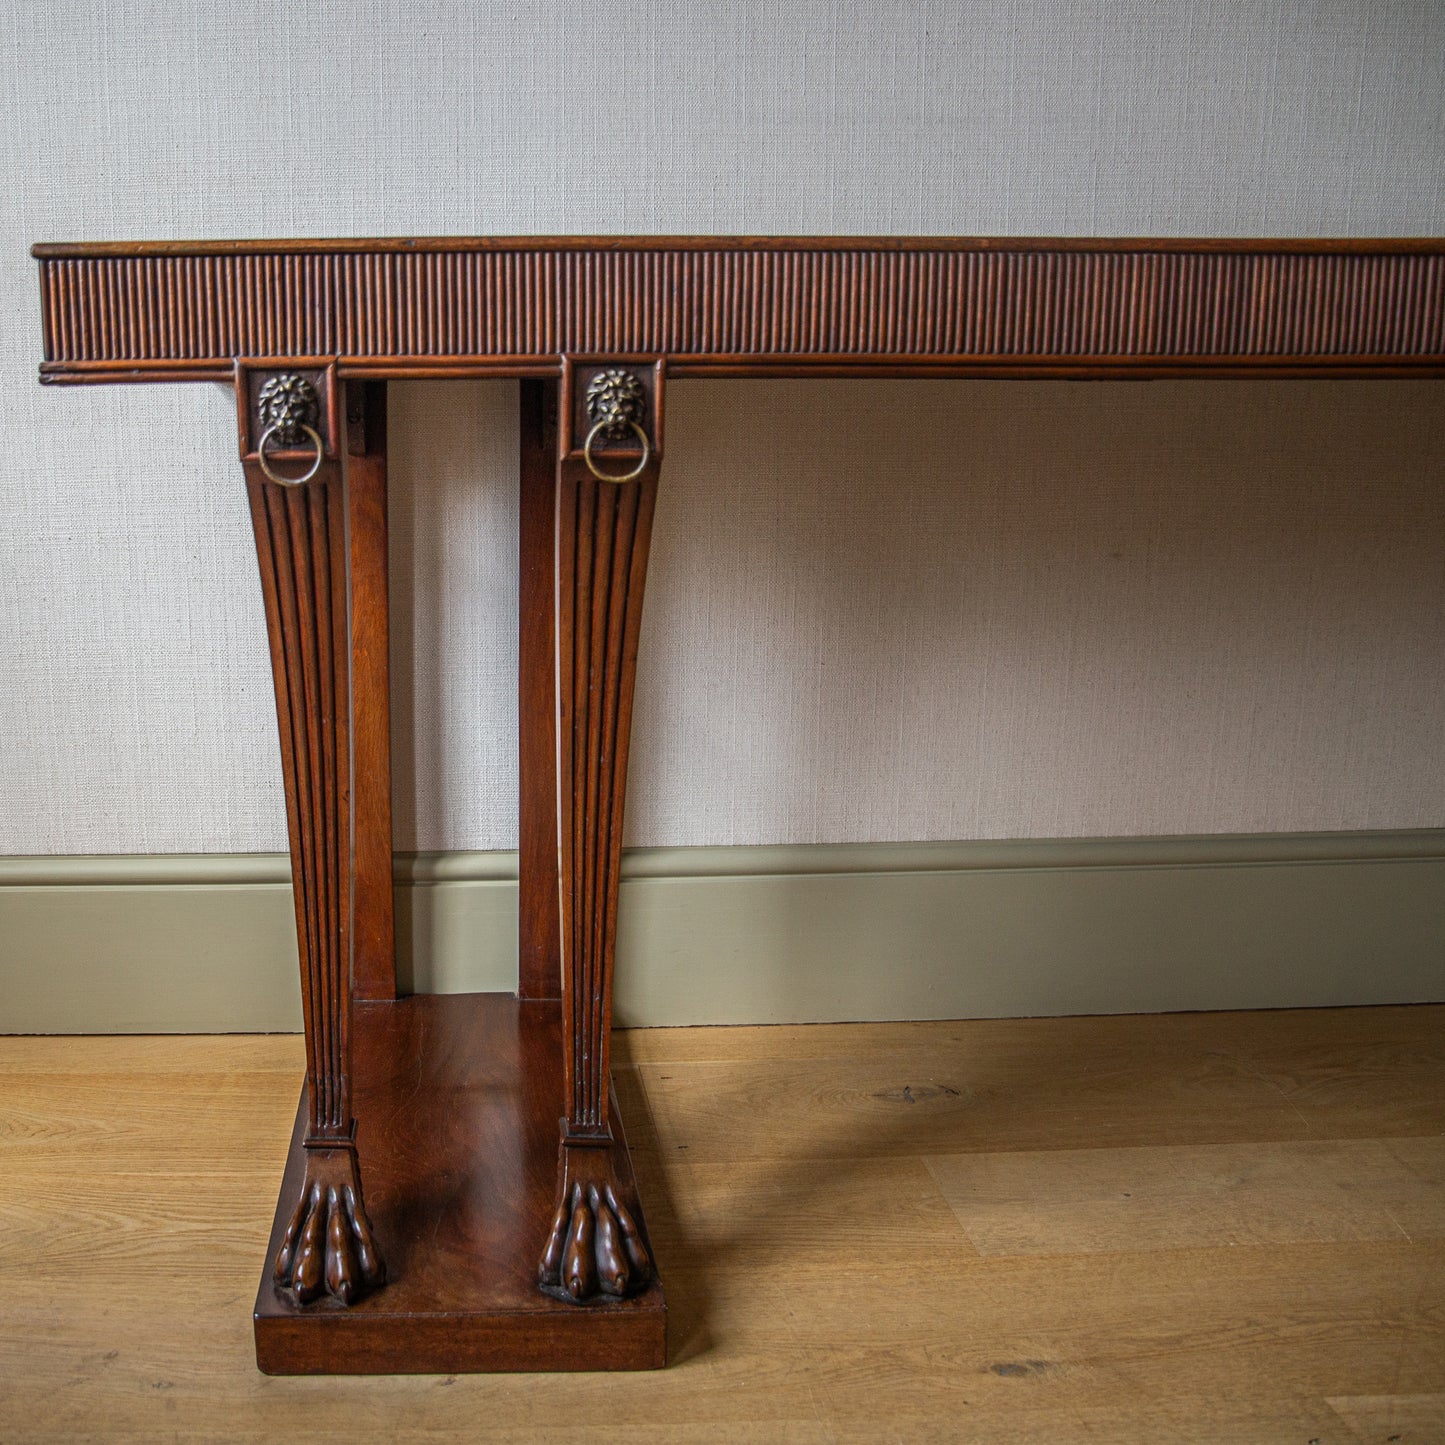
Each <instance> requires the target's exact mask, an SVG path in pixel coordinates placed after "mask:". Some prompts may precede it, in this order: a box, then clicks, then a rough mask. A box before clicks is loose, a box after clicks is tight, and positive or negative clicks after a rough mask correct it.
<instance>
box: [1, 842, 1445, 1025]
mask: <svg viewBox="0 0 1445 1445" xmlns="http://www.w3.org/2000/svg"><path fill="white" fill-rule="evenodd" d="M516 866H517V864H516V855H515V854H512V853H454V854H423V855H403V856H399V857H398V858H397V862H396V889H397V892H396V899H397V933H398V940H399V942H398V948H399V952H400V955H401V956H400V960H399V968H400V973H401V977H402V980H403V982H404V984H405V985H406V986H407V987H408V988H410V989H412V990H415V991H416V992H421V993H469V992H477V991H488V990H507V989H511V988H513V987H514V986H515V983H516V950H517V888H516ZM288 879H289V871H288V866H287V862H286V859H285V857H284V856H281V855H244V856H232V855H217V856H198V857H177V856H167V857H109V858H73V857H54V858H7V859H0V1032H3V1033H70V1032H75V1033H92V1032H115V1033H141V1032H249V1031H286V1030H293V1029H297V1028H299V1027H300V1016H301V1014H300V991H299V986H298V981H297V969H296V946H295V937H294V932H293V929H294V924H293V921H292V912H291V897H290V886H289V882H288ZM1442 999H1445V830H1428V831H1412V832H1393V833H1328V834H1271V835H1250V836H1239V837H1229V836H1208V837H1198V838H1137V839H1068V840H1061V841H1052V842H1041V841H1033V840H1025V841H1016V842H996V843H973V842H967V843H899V844H839V845H819V846H796V847H795V846H782V847H735V848H661V849H641V850H636V851H634V852H632V853H629V854H628V855H627V857H626V859H625V863H624V870H623V883H622V900H621V905H620V923H619V937H618V965H617V992H616V1016H617V1022H618V1023H619V1024H620V1025H623V1026H658V1025H669V1024H721V1023H728V1024H743V1023H801V1022H828V1021H837V1020H845V1019H922V1018H984V1017H1001V1016H1002V1017H1007V1016H1022V1015H1042V1014H1079V1013H1135V1012H1161V1011H1171V1010H1181V1009H1234V1008H1287V1007H1311V1006H1320V1005H1341V1004H1375V1003H1416V1002H1427V1001H1440V1000H1442Z"/></svg>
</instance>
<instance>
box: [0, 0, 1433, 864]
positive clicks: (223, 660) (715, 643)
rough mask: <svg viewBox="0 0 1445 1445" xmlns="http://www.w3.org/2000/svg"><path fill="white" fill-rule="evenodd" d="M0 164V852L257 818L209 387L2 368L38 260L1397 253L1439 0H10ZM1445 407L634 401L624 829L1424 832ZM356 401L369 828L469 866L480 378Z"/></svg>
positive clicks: (2, 9) (494, 442)
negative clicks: (641, 418) (1263, 249)
mask: <svg viewBox="0 0 1445 1445" xmlns="http://www.w3.org/2000/svg"><path fill="white" fill-rule="evenodd" d="M0 175H3V177H4V184H5V191H4V200H3V202H0V619H3V625H0V680H3V686H0V738H3V739H4V740H5V741H4V748H3V755H0V852H8V853H31V852H144V851H191V850H197V851H200V850H206V851H230V850H249V849H271V848H280V847H281V846H283V843H284V827H283V823H282V816H281V800H280V789H279V780H278V778H277V773H278V767H277V762H276V745H275V741H274V737H273V732H274V715H273V711H272V704H271V699H270V683H269V678H268V676H267V672H266V667H265V648H264V641H263V636H262V628H261V619H260V605H259V598H258V595H257V585H256V580H255V575H254V567H255V564H254V560H253V558H252V555H251V551H250V540H249V524H248V522H247V519H246V515H245V508H244V502H243V497H242V492H241V487H240V478H239V469H238V467H237V465H236V462H235V459H234V450H233V442H232V440H231V437H230V430H231V410H230V405H229V397H228V396H227V395H226V394H225V393H224V392H223V391H222V390H220V389H218V388H210V387H191V388H155V389H136V390H134V391H127V390H124V389H119V388H114V389H94V390H88V391H79V392H74V391H72V392H66V391H57V390H51V391H42V390H41V389H40V388H39V387H37V386H36V385H35V383H34V365H35V362H36V360H37V358H38V353H39V328H38V323H37V306H36V299H35V290H36V288H35V277H34V273H33V267H32V266H31V264H30V263H29V262H28V261H27V260H26V258H25V254H24V253H25V248H26V247H27V246H28V245H29V244H30V243H31V242H32V241H34V240H39V239H49V240H62V239H84V238H93V239H114V238H125V237H136V238H165V237H209V236H244V235H286V234H291V235H325V234H425V233H449V232H450V233H456V232H463V233H467V232H470V233H488V232H492V233H508V232H511V233H518V232H538V231H577V232H582V231H603V232H609V231H639V232H651V231H672V232H686V231H697V232H737V231H751V232H793V231H797V232H863V233H867V232H890V231H894V232H925V233H926V232H934V233H965V234H967V233H1004V234H1006V233H1015V234H1049V233H1054V234H1071V233H1072V234H1096V233H1097V234H1114V235H1120V234H1160V235H1183V234H1245V235H1268V234H1275V235H1278V234H1340V235H1369V234H1386V235H1387V234H1402V235H1405V234H1432V233H1433V234H1439V233H1441V232H1445V8H1442V7H1440V6H1439V5H1437V4H1435V3H1433V0H1425V3H1419V4H1406V3H1350V4H1344V3H1302V0H1295V3H1288V4H1286V3H1278V0H1255V3H1252V4H1250V3H1238V0H1230V3H1221V0H1214V3H1203V4H1200V3H1191V4H1188V5H1184V4H1179V5H1169V4H1159V3H1134V4H1130V3H1124V4H1120V3H1103V0H1098V3H1093V4H1087V3H1077V0H1073V3H1070V0H1053V3H1045V4H1024V3H1008V4H1000V5H995V6H989V7H972V6H959V5H957V4H955V3H935V4H901V3H895V4H888V3H873V4H869V5H860V6H851V5H849V6H844V5H821V4H808V3H803V4H797V3H791V4H768V5H764V4H752V5H749V4H720V3H711V4H710V3H704V0H693V3H690V4H661V3H655V4H650V5H649V4H619V3H599V4H589V5H582V4H580V3H579V4H570V5H543V4H540V3H535V0H518V3H515V4H509V5H506V6H493V5H473V4H460V3H456V4H427V3H424V0H417V3H411V4H408V5H405V6H402V5H399V4H382V3H377V0H370V3H360V0H358V3H354V4H348V5H295V4H294V3H287V4H272V3H261V4H255V5H251V6H247V7H235V6H220V5H217V4H211V3H193V4H176V3H148V4H125V3H116V0H111V3H99V0H87V3H75V0H69V3H59V4H50V5H46V6H33V5H28V4H21V3H20V0H0ZM1442 395H1445V392H1442V389H1441V387H1439V386H1437V385H1433V384H1410V385H1397V386H1381V385H1369V386H1366V385H1359V384H1332V385H1313V384H1311V385H1307V386H1306V385H1286V384H1280V385H1265V386H1259V387H1254V388H1242V387H1239V386H1234V385H1213V386H1208V385H1203V384H1190V385H1185V384H1167V385H1166V384H1156V385H1152V386H1138V387H1127V386H1101V387H1091V388H1086V387H1074V386H1065V385H1057V386H1055V385H1011V384H994V385H972V384H970V385H965V384H939V383H909V384H903V383H894V384H888V385H871V384H853V385H851V386H848V387H844V386H842V385H835V384H825V383H817V384H809V385H801V384H795V385H789V386H771V385H770V386H759V385H756V384H754V385H751V386H749V385H747V384H744V383H730V384H721V383H717V384H703V383H685V384H679V385H677V386H676V387H675V389H674V390H673V391H672V392H671V393H670V398H669V408H670V410H669V437H668V442H669V458H668V465H667V472H666V475H665V483H664V488H665V489H664V494H663V500H662V503H661V505H660V511H659V518H658V535H657V544H656V557H657V562H656V570H655V573H654V577H653V582H652V590H651V594H650V599H649V610H648V616H647V620H646V624H645V637H644V649H645V651H644V662H643V673H642V681H641V684H640V695H639V707H640V715H639V721H638V745H639V754H638V756H639V764H638V767H637V769H636V772H635V775H634V786H633V791H632V827H631V835H632V838H633V841H635V842H639V843H656V844H663V843H705V842H761V841H779V840H798V841H801V840H809V839H819V840H841V839H869V838H878V839H884V838H913V837H916V838H946V837H960V838H967V837H991V836H993V837H996V836H1006V835H1020V834H1030V835H1065V834H1088V833H1147V832H1155V831H1189V832H1194V831H1212V830H1224V831H1234V830H1255V829H1260V830H1272V829H1295V828H1336V827H1344V828H1347V827H1405V826H1414V825H1431V824H1433V825H1438V824H1440V823H1442V822H1445V778H1442V773H1441V757H1442V752H1445V749H1442V746H1441V744H1442V726H1441V721H1440V717H1441V714H1440V697H1441V695H1442V689H1441V683H1442V680H1445V679H1442V677H1441V658H1442V655H1445V647H1442V642H1445V637H1442V631H1445V625H1442V617H1445V609H1442V602H1445V526H1442V522H1445V517H1442V510H1445V502H1442V496H1445V486H1442V480H1445V478H1442V462H1441V460H1440V459H1441V457H1442V455H1445V452H1442V446H1441V443H1442V436H1441V430H1442V421H1441V416H1442V408H1441V405H1440V402H1441V398H1442ZM394 408H395V416H394V420H395V436H396V443H397V451H398V454H399V462H398V467H397V477H396V482H395V487H396V502H395V507H396V512H395V563H396V567H397V576H398V596H397V599H396V604H397V639H398V647H397V670H398V684H399V695H398V725H397V743H398V752H399V764H400V766H399V780H398V790H399V797H398V805H399V806H398V818H399V829H398V834H399V836H398V843H399V845H400V846H402V847H411V846H421V847H479V848H486V847H505V846H509V845H510V844H511V843H512V841H513V839H514V831H515V825H514V822H513V819H512V812H513V809H514V806H515V790H516V784H515V778H514V776H513V774H512V771H511V762H510V758H511V750H512V745H513V742H514V737H515V723H514V719H513V709H514V694H513V682H512V675H513V671H514V667H515V643H514V637H513V633H514V627H513V620H512V618H511V615H510V614H511V610H512V608H513V607H514V606H515V579H514V577H513V575H512V569H513V565H514V564H513V551H514V546H515V525H516V523H515V515H516V501H515V495H514V492H515V483H514V480H513V478H514V472H515V441H514V439H513V433H514V429H515V399H514V395H513V393H512V390H511V389H510V388H507V387H503V386H499V385H477V386H464V385H456V386H445V385H442V384H433V385H432V386H430V387H422V386H416V387H399V388H397V389H396V397H395V403H394ZM403 459H404V460H403Z"/></svg>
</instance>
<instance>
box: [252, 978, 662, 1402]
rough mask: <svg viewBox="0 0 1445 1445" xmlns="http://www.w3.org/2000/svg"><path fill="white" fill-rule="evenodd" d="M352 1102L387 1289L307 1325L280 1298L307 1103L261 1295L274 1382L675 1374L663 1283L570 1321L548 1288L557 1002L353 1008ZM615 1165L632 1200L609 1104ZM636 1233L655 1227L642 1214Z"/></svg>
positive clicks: (495, 999) (474, 999) (503, 998)
mask: <svg viewBox="0 0 1445 1445" xmlns="http://www.w3.org/2000/svg"><path fill="white" fill-rule="evenodd" d="M353 1018H354V1024H353V1057H354V1080H353V1094H354V1100H355V1103H354V1107H355V1113H356V1118H357V1121H358V1126H357V1149H358V1153H359V1157H360V1162H361V1178H362V1187H363V1190H364V1193H365V1200H366V1209H367V1213H368V1214H369V1216H370V1218H371V1223H372V1228H373V1230H374V1233H375V1237H376V1241H377V1245H378V1247H379V1249H380V1251H381V1255H382V1257H383V1259H384V1260H385V1262H386V1269H387V1283H386V1285H385V1286H384V1287H383V1288H382V1289H380V1290H378V1291H377V1292H376V1293H375V1294H373V1295H370V1296H368V1297H367V1298H365V1299H363V1300H361V1301H359V1302H358V1303H356V1304H354V1305H352V1306H351V1307H350V1308H349V1309H348V1308H344V1307H342V1306H341V1305H339V1304H337V1303H336V1302H335V1301H334V1300H331V1299H329V1298H326V1299H322V1300H319V1301H317V1302H316V1303H314V1304H311V1305H307V1306H305V1307H304V1308H303V1307H299V1306H297V1305H296V1304H294V1303H293V1302H292V1301H291V1300H289V1299H288V1298H286V1297H285V1296H283V1295H281V1294H280V1293H279V1292H278V1291H277V1290H276V1289H275V1287H274V1286H273V1284H272V1282H271V1261H272V1260H273V1259H274V1258H275V1256H276V1251H277V1249H278V1248H279V1247H280V1243H281V1237H282V1235H283V1233H284V1232H285V1228H286V1224H287V1221H288V1220H289V1219H290V1216H291V1212H292V1210H293V1209H294V1208H295V1206H296V1202H297V1200H298V1199H299V1198H300V1193H301V1183H302V1176H303V1160H302V1148H301V1137H302V1130H303V1125H304V1119H305V1103H306V1101H305V1096H304V1093H303V1097H302V1109H301V1112H300V1114H299V1115H298V1118H297V1124H296V1130H295V1133H294V1134H293V1135H292V1139H291V1152H290V1154H289V1156H288V1157H287V1161H286V1173H285V1177H284V1179H283V1182H282V1185H281V1197H280V1201H279V1203H278V1205H277V1209H276V1220H275V1223H274V1225H273V1226H272V1230H271V1243H270V1248H269V1251H268V1253H267V1258H266V1265H265V1268H264V1270H263V1272H262V1276H261V1288H260V1291H259V1293H258V1294H257V1296H256V1363H257V1364H258V1365H259V1366H260V1367H261V1369H262V1370H264V1371H265V1372H266V1373H267V1374H268V1375H317V1374H343V1375H388V1374H423V1373H444V1374H453V1373H466V1372H472V1371H487V1370H640V1369H655V1368H658V1367H660V1366H661V1365H662V1364H663V1363H664V1362H665V1348H666V1346H665V1330H666V1319H667V1313H666V1307H665V1305H664V1303H663V1296H662V1287H661V1285H659V1284H658V1283H657V1282H656V1281H654V1282H653V1283H652V1284H651V1285H650V1286H649V1288H648V1289H647V1290H646V1291H645V1292H644V1293H642V1294H639V1295H637V1296H635V1297H633V1298H631V1299H626V1300H604V1301H600V1302H597V1303H593V1304H588V1305H573V1304H567V1303H563V1302H562V1301H560V1300H556V1299H552V1298H549V1297H548V1296H547V1295H544V1294H542V1293H541V1291H540V1290H539V1289H538V1288H537V1260H538V1257H539V1255H540V1254H541V1251H542V1246H543V1244H544V1243H545V1242H546V1238H547V1232H548V1230H549V1229H550V1227H551V1222H552V1215H553V1212H554V1210H555V1208H556V1190H557V1138H558V1115H559V1113H560V1112H561V1109H560V1102H559V1101H560V1095H561V1078H562V1036H561V1014H560V1008H559V1005H558V1004H556V1003H531V1002H528V1003H522V1002H519V1001H518V1000H517V999H515V998H513V997H512V996H511V995H509V994H454V995H431V996H417V997H414V998H406V999H399V1000H397V1001H396V1002H395V1003H367V1004H357V1005H356V1006H355V1008H354V1012H353ZM612 1111H613V1113H612V1119H613V1132H614V1134H615V1135H616V1138H617V1142H616V1144H615V1145H614V1153H613V1165H614V1168H615V1170H616V1177H617V1179H618V1181H619V1182H620V1183H621V1184H622V1185H623V1187H624V1188H625V1189H627V1190H629V1191H633V1190H634V1185H633V1175H632V1163H631V1160H630V1159H629V1157H628V1153H627V1143H626V1140H625V1138H624V1136H623V1134H622V1126H621V1119H620V1117H619V1116H618V1113H617V1102H616V1100H615V1099H614V1100H613V1102H612ZM638 1224H639V1226H640V1227H641V1228H642V1229H643V1230H644V1232H645V1230H646V1225H645V1224H644V1223H643V1221H642V1216H641V1215H640V1214H639V1215H638Z"/></svg>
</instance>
